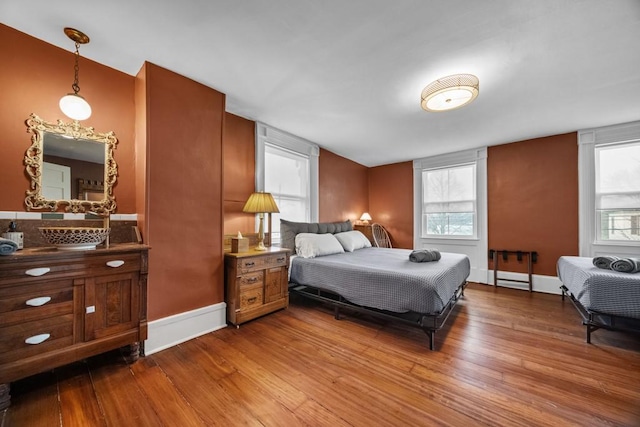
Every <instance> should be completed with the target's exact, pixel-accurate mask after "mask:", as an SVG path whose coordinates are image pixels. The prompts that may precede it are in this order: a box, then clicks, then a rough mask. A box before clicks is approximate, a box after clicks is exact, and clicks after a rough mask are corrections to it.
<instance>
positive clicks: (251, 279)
mask: <svg viewBox="0 0 640 427" xmlns="http://www.w3.org/2000/svg"><path fill="white" fill-rule="evenodd" d="M263 275H264V272H263V271H262V270H260V271H254V272H252V273H246V274H243V275H242V276H240V277H238V284H239V285H240V292H242V291H243V289H244V287H246V286H251V285H257V284H260V285H261V284H262V282H263Z"/></svg>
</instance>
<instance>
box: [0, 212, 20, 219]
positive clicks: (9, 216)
mask: <svg viewBox="0 0 640 427" xmlns="http://www.w3.org/2000/svg"><path fill="white" fill-rule="evenodd" d="M17 216H18V214H17V213H16V212H12V211H0V219H16V218H17Z"/></svg>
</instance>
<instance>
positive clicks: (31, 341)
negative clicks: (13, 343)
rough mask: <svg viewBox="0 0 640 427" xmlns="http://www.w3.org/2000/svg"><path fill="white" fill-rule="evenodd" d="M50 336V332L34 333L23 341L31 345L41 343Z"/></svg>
mask: <svg viewBox="0 0 640 427" xmlns="http://www.w3.org/2000/svg"><path fill="white" fill-rule="evenodd" d="M50 336H51V334H40V335H34V336H32V337H29V338H27V339H26V340H24V342H25V344H31V345H37V344H42V343H43V342H45V341H46V340H48V339H49V337H50Z"/></svg>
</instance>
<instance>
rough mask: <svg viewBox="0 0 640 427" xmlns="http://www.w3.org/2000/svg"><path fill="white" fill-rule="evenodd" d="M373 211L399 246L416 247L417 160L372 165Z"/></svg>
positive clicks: (376, 220) (377, 220)
mask: <svg viewBox="0 0 640 427" xmlns="http://www.w3.org/2000/svg"><path fill="white" fill-rule="evenodd" d="M369 213H370V214H371V217H372V218H373V222H377V223H380V224H382V225H383V226H384V227H385V228H386V229H387V232H388V233H389V236H390V237H391V243H392V244H393V246H394V247H396V248H405V249H412V248H413V162H403V163H394V164H391V165H385V166H377V167H374V168H371V169H369Z"/></svg>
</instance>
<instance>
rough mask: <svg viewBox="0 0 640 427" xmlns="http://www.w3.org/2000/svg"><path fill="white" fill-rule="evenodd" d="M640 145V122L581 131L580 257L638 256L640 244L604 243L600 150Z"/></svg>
mask: <svg viewBox="0 0 640 427" xmlns="http://www.w3.org/2000/svg"><path fill="white" fill-rule="evenodd" d="M637 142H640V121H637V122H629V123H622V124H617V125H612V126H604V127H599V128H592V129H585V130H581V131H578V183H579V189H578V193H579V207H580V209H579V234H580V242H579V250H580V252H579V253H580V256H584V257H594V256H601V255H617V256H628V255H633V254H637V251H638V247H640V241H633V240H631V241H629V240H602V239H600V238H599V235H598V232H599V231H600V227H599V225H598V221H599V219H600V215H599V213H598V210H597V205H596V197H597V194H596V147H601V146H605V145H613V144H615V145H624V144H630V143H637Z"/></svg>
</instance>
